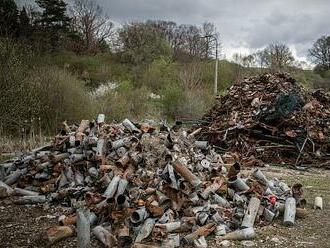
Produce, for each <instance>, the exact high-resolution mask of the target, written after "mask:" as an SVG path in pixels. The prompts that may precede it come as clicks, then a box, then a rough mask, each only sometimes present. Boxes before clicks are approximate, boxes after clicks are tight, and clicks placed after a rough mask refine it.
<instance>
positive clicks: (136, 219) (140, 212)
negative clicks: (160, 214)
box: [130, 207, 148, 223]
mask: <svg viewBox="0 0 330 248" xmlns="http://www.w3.org/2000/svg"><path fill="white" fill-rule="evenodd" d="M147 217H148V212H147V210H146V208H145V207H142V208H139V209H137V210H135V211H134V212H133V213H132V215H131V218H130V219H131V222H132V223H141V222H142V221H144V220H145V219H146V218H147Z"/></svg>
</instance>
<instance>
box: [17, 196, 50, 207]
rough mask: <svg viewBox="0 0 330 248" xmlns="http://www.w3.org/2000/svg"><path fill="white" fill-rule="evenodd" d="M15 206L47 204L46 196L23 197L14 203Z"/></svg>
mask: <svg viewBox="0 0 330 248" xmlns="http://www.w3.org/2000/svg"><path fill="white" fill-rule="evenodd" d="M14 202H15V204H18V205H24V204H39V203H45V202H46V196H44V195H36V196H34V195H33V196H22V197H20V198H18V199H17V200H15V201H14Z"/></svg>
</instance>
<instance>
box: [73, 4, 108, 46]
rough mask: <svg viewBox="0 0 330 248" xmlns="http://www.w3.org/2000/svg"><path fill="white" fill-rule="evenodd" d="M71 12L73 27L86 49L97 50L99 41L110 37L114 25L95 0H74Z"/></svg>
mask: <svg viewBox="0 0 330 248" xmlns="http://www.w3.org/2000/svg"><path fill="white" fill-rule="evenodd" d="M71 12H72V15H73V24H74V27H75V29H76V31H77V32H79V33H80V34H81V35H82V37H83V39H84V43H85V47H86V49H87V51H89V52H95V51H97V50H98V45H99V42H100V41H106V40H107V39H108V38H109V37H111V35H112V29H113V26H114V25H113V23H112V22H111V21H110V20H109V18H108V17H107V16H106V15H104V14H103V12H102V8H101V7H100V6H99V5H98V4H96V3H95V1H92V0H75V2H74V5H73V7H72V10H71Z"/></svg>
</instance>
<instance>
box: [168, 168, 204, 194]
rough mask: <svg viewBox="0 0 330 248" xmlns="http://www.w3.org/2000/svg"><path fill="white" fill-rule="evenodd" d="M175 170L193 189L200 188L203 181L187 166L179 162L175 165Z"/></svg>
mask: <svg viewBox="0 0 330 248" xmlns="http://www.w3.org/2000/svg"><path fill="white" fill-rule="evenodd" d="M173 168H174V170H175V171H176V172H177V173H178V174H180V176H182V177H183V178H184V179H185V180H187V181H188V182H189V183H190V184H191V185H192V186H193V187H195V188H196V187H198V186H199V185H200V184H201V183H202V181H201V180H200V179H199V178H198V177H197V176H195V175H194V174H193V173H192V172H191V171H190V170H189V169H188V168H187V167H186V166H184V165H183V164H181V163H179V162H175V163H174V164H173Z"/></svg>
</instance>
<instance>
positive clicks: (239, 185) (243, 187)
mask: <svg viewBox="0 0 330 248" xmlns="http://www.w3.org/2000/svg"><path fill="white" fill-rule="evenodd" d="M228 186H229V187H230V188H232V189H234V190H235V191H236V192H242V191H248V190H249V189H250V187H249V186H248V185H247V184H246V183H245V182H244V181H243V179H241V178H237V179H236V180H234V181H228Z"/></svg>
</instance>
